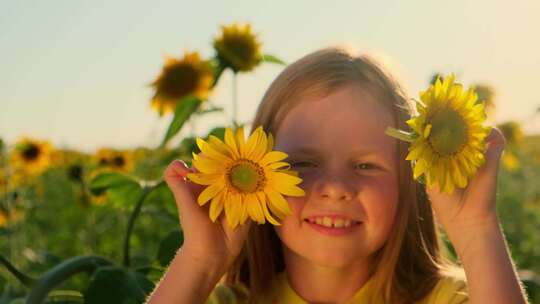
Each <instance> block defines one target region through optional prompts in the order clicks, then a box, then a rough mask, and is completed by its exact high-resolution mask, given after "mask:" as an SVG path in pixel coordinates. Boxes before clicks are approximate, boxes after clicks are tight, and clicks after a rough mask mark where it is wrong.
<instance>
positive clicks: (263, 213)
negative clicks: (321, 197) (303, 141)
mask: <svg viewBox="0 0 540 304" xmlns="http://www.w3.org/2000/svg"><path fill="white" fill-rule="evenodd" d="M197 145H198V146H199V148H200V150H201V153H199V154H194V155H193V167H194V168H196V169H197V170H198V171H199V172H197V173H189V174H188V175H187V177H188V178H189V179H190V180H191V181H193V182H195V183H197V184H200V185H208V187H206V188H205V189H204V190H203V191H202V192H201V194H200V195H199V197H198V199H197V201H198V203H199V205H201V206H203V205H204V204H206V203H207V202H209V201H211V203H210V210H209V216H210V219H211V220H212V221H213V222H215V221H216V219H217V218H218V217H219V215H220V213H221V212H222V211H223V209H225V216H226V218H227V222H228V224H229V225H230V226H231V227H233V228H234V227H236V226H237V225H241V224H243V223H245V221H246V220H247V218H248V217H250V218H252V219H253V220H254V221H256V222H258V223H259V224H264V223H265V222H266V220H268V222H270V223H271V224H274V225H280V224H279V222H278V221H277V220H276V219H275V218H274V216H275V217H276V218H278V219H283V218H284V217H285V216H287V215H289V214H291V210H290V208H289V204H288V202H287V201H286V200H285V198H284V197H283V195H289V196H303V195H305V193H304V190H302V189H301V188H299V187H298V186H297V185H298V184H300V183H301V182H302V179H301V178H299V177H298V176H296V172H293V171H291V170H289V168H290V165H289V164H288V163H286V162H283V160H284V159H285V158H286V157H287V154H285V153H283V152H280V151H272V148H273V146H274V140H273V137H272V135H271V134H269V135H268V136H267V135H266V133H265V132H264V131H263V129H262V127H259V128H257V129H256V130H255V131H254V132H253V133H252V134H251V135H250V136H249V138H248V139H247V141H246V140H245V137H244V129H243V128H238V129H237V131H236V134H233V131H232V130H231V129H230V128H227V129H226V131H225V142H223V141H221V140H220V139H219V138H217V137H215V136H213V135H210V137H209V139H208V142H206V141H204V140H202V139H200V138H198V139H197ZM269 209H270V210H269Z"/></svg>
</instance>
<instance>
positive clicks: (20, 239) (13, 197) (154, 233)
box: [0, 23, 540, 304]
mask: <svg viewBox="0 0 540 304" xmlns="http://www.w3.org/2000/svg"><path fill="white" fill-rule="evenodd" d="M213 47H214V50H215V54H214V56H213V57H211V58H203V57H202V56H201V55H200V54H199V53H198V52H186V53H184V54H183V55H182V56H181V57H178V58H176V57H168V58H166V60H165V63H164V65H163V68H162V70H161V73H160V74H159V76H158V77H157V78H156V79H155V80H154V81H153V82H152V89H153V90H154V92H155V93H154V95H153V97H152V98H151V100H149V106H150V107H152V108H153V109H154V110H155V111H156V115H160V116H162V117H163V118H164V119H165V118H167V119H170V124H169V125H168V128H167V129H166V131H165V132H164V134H163V135H162V140H161V143H160V145H159V146H157V147H138V148H134V149H129V150H120V149H115V148H114V147H103V148H101V149H98V150H97V151H95V152H94V153H85V152H81V151H77V150H66V149H57V148H55V147H54V146H53V145H52V144H51V143H50V142H48V141H47V140H46V139H37V138H21V139H19V140H18V141H17V142H6V141H3V140H2V139H1V138H0V304H8V303H12V304H15V303H32V304H34V303H90V304H92V303H96V304H97V303H100V304H107V303H144V300H145V298H146V296H147V295H148V294H149V293H150V292H151V291H152V290H153V288H154V286H155V284H156V283H157V282H158V280H159V279H160V277H161V276H162V275H163V273H164V271H165V269H166V267H167V265H168V264H169V262H170V261H171V260H172V258H173V256H174V254H175V252H176V250H177V249H178V248H179V247H180V246H181V245H182V242H183V234H182V227H180V225H179V221H178V216H179V215H178V212H177V209H176V204H175V202H174V198H173V196H172V193H171V192H170V190H169V189H168V187H167V186H166V184H165V183H164V181H163V177H162V175H163V171H164V169H165V167H166V166H167V165H168V164H169V163H170V162H171V161H173V160H175V159H181V160H183V161H185V162H186V163H187V164H188V165H191V164H192V161H193V157H194V155H195V154H197V153H199V152H201V151H200V150H199V147H198V145H197V139H196V138H195V137H194V136H185V137H184V138H178V136H177V135H178V133H179V132H180V130H182V128H183V127H184V126H185V125H188V124H189V122H190V121H196V120H197V119H198V118H199V117H201V116H203V115H205V114H207V113H211V112H216V111H223V109H222V108H221V107H219V106H218V105H216V104H213V103H212V102H211V101H210V100H209V96H210V93H211V92H212V89H213V88H214V87H215V86H216V84H217V83H218V82H219V80H220V76H221V75H222V73H223V72H225V71H229V72H231V73H232V75H233V78H232V79H233V86H232V92H231V95H232V98H231V102H232V103H233V107H232V108H233V113H232V115H230V116H231V117H232V121H231V122H230V126H232V127H233V128H236V129H239V128H242V127H243V126H244V123H242V122H239V121H237V119H236V116H237V115H236V110H237V108H238V105H237V104H236V95H237V92H236V90H237V88H236V75H237V74H238V73H249V72H250V71H252V70H254V69H255V68H256V67H257V66H259V65H260V64H282V65H283V64H284V62H283V61H282V60H280V59H279V58H278V57H277V56H274V55H270V54H265V53H264V52H263V51H264V50H263V48H262V43H261V42H260V41H259V40H258V38H257V35H256V34H255V33H254V32H253V31H252V28H251V26H250V25H249V24H236V23H235V24H232V25H228V26H223V27H222V28H221V32H220V34H219V35H218V36H216V38H215V39H214V41H213ZM476 91H477V93H478V95H479V100H480V101H482V102H484V103H485V106H486V109H487V110H488V111H489V109H490V108H492V107H494V102H493V98H492V95H493V92H494V90H493V89H492V88H490V87H488V86H478V87H476ZM488 115H489V112H488ZM230 126H222V127H216V128H214V129H212V130H211V131H210V132H209V133H208V134H206V135H205V136H203V138H202V141H204V142H211V141H212V138H217V139H220V140H225V133H226V130H227V127H230ZM498 127H499V128H500V129H501V130H502V131H503V133H504V135H505V137H506V139H507V148H506V150H505V153H504V155H503V158H502V166H501V168H500V175H499V193H498V195H497V199H498V202H497V204H498V210H499V215H500V218H501V222H502V225H503V229H504V232H505V235H506V238H507V241H508V243H509V247H510V249H511V252H512V256H513V259H514V261H515V262H516V264H517V267H518V269H519V272H520V277H521V279H522V281H523V283H524V284H525V286H526V287H527V292H528V294H529V296H530V298H531V299H532V301H533V303H540V246H539V244H540V186H539V184H538V180H540V134H539V135H524V134H523V132H522V130H521V126H520V123H519V122H506V123H502V124H500V125H499V126H498ZM172 139H176V140H175V141H172ZM171 142H178V144H174V145H172V144H171ZM195 162H197V160H195ZM248 186H250V185H246V187H248ZM218 214H219V213H218ZM446 244H447V246H448V248H449V250H448V252H449V255H450V256H451V257H453V258H455V253H454V252H453V250H452V248H451V245H450V243H449V242H448V241H447V242H446ZM111 286H114V287H115V288H111Z"/></svg>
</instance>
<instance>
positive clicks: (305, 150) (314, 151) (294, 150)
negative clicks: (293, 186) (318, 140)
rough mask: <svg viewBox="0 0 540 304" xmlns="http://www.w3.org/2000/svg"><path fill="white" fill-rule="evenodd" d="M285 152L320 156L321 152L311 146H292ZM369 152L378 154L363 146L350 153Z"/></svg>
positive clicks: (361, 153)
mask: <svg viewBox="0 0 540 304" xmlns="http://www.w3.org/2000/svg"><path fill="white" fill-rule="evenodd" d="M285 152H286V153H287V154H293V155H294V154H310V155H315V156H320V155H321V154H322V152H320V151H319V150H317V149H316V148H312V147H298V148H292V149H291V150H289V151H285ZM369 154H378V153H377V150H376V149H374V148H363V149H354V150H352V151H351V155H369Z"/></svg>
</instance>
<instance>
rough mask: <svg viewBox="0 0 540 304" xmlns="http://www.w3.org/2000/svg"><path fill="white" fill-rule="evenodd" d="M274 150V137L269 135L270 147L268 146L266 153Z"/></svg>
mask: <svg viewBox="0 0 540 304" xmlns="http://www.w3.org/2000/svg"><path fill="white" fill-rule="evenodd" d="M272 149H274V136H273V135H272V133H268V145H267V146H266V152H270V151H272Z"/></svg>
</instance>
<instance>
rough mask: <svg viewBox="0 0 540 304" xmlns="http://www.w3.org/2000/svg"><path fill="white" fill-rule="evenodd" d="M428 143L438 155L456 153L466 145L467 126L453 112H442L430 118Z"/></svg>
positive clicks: (461, 118) (458, 115)
mask: <svg viewBox="0 0 540 304" xmlns="http://www.w3.org/2000/svg"><path fill="white" fill-rule="evenodd" d="M431 126H432V128H431V132H430V134H429V138H428V140H429V143H430V144H431V147H432V148H433V149H434V150H435V151H436V152H437V153H439V154H440V155H451V154H455V153H458V152H459V151H461V150H462V149H463V147H464V146H465V144H466V143H467V139H468V138H467V124H466V123H465V121H464V120H463V117H462V116H461V115H460V114H459V113H458V112H456V111H454V110H443V111H440V112H439V113H437V114H435V115H434V116H433V117H432V118H431Z"/></svg>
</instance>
